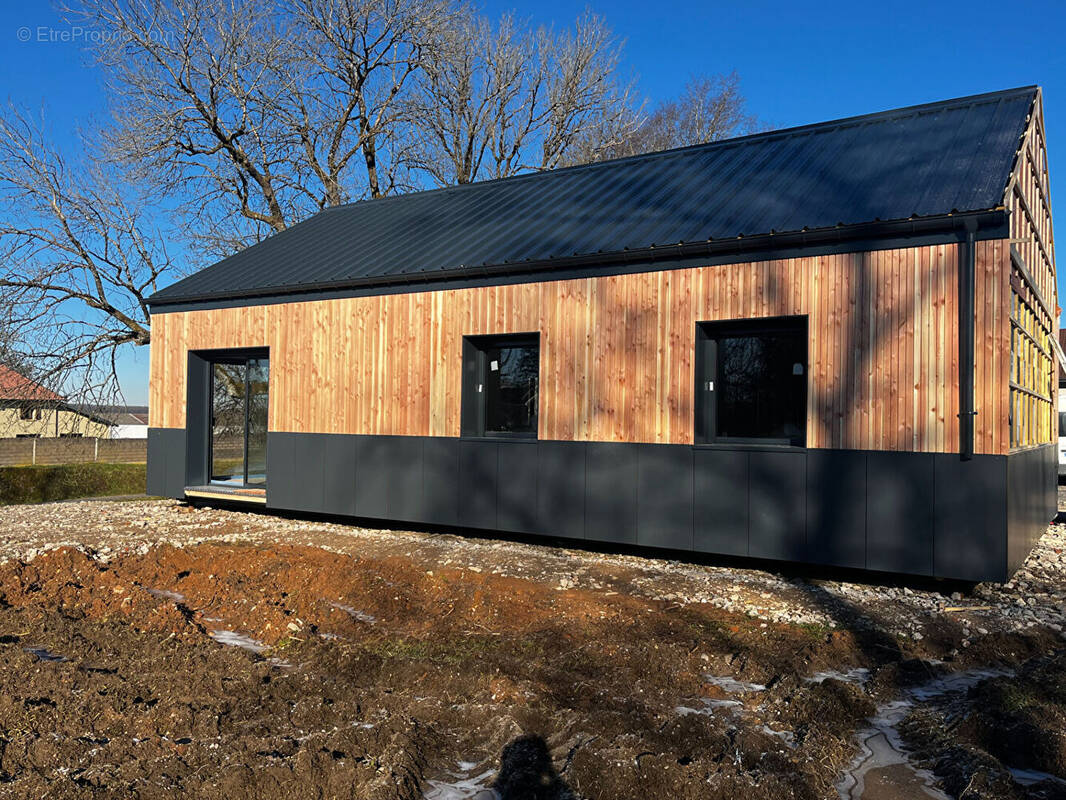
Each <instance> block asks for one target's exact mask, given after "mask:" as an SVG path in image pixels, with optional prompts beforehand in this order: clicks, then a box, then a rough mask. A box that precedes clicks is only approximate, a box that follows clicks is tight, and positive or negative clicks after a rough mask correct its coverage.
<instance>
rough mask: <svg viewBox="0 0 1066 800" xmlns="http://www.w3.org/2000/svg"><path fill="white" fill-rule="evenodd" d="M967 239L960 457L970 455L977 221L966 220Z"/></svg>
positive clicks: (962, 275) (962, 264)
mask: <svg viewBox="0 0 1066 800" xmlns="http://www.w3.org/2000/svg"><path fill="white" fill-rule="evenodd" d="M964 225H965V226H966V241H965V243H964V244H963V246H962V247H960V248H959V459H960V460H962V461H969V460H970V459H972V458H973V427H974V425H973V423H974V417H975V416H976V415H977V410H976V409H975V408H974V339H975V333H974V283H975V278H974V269H975V264H974V262H975V255H976V250H977V248H976V241H977V220H975V219H967V220H966V221H965V223H964Z"/></svg>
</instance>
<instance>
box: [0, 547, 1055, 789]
mask: <svg viewBox="0 0 1066 800" xmlns="http://www.w3.org/2000/svg"><path fill="white" fill-rule="evenodd" d="M366 550H367V551H368V552H367V553H366V554H365V555H356V554H350V553H337V552H328V551H326V550H324V549H322V548H320V547H314V546H308V545H283V544H276V543H275V544H269V543H258V544H240V543H222V542H216V543H200V544H192V545H189V546H186V547H173V546H167V545H163V546H157V547H153V548H150V549H148V550H147V552H140V551H131V552H125V553H122V554H120V555H117V556H115V557H113V558H111V559H110V560H108V561H105V560H102V559H97V558H94V557H93V556H92V555H91V554H87V553H85V552H82V551H80V550H77V549H73V548H69V547H66V548H61V549H58V550H51V551H49V552H45V553H43V554H41V555H38V556H37V557H36V558H34V559H33V560H31V561H29V562H27V561H24V560H18V559H15V560H11V561H8V562H7V563H6V564H3V565H0V797H18V798H23V797H50V798H89V797H91V798H119V797H121V798H131V797H132V798H190V797H196V798H227V800H232V799H236V798H257V800H270V799H271V798H282V797H284V798H304V797H306V798H334V797H337V798H341V797H343V798H349V797H352V798H374V799H375V800H379V799H380V800H385V799H386V798H420V797H422V796H423V795H424V793H426V792H431V791H433V790H434V787H435V786H438V785H439V784H437V783H435V782H437V781H443V782H455V781H457V780H459V779H460V778H473V777H474V776H477V775H480V774H483V773H488V774H489V777H488V778H487V779H486V780H485V781H483V783H484V785H486V786H487V785H488V784H489V783H492V782H495V786H496V788H497V789H498V790H499V793H500V795H501V796H502V797H504V798H508V799H509V800H516V799H517V798H524V797H531V798H532V797H538V798H554V800H561V798H568V797H587V798H597V799H600V798H602V799H603V800H610V799H611V798H638V797H639V798H729V800H735V798H736V797H737V796H744V797H745V798H752V799H753V800H759V798H775V800H776V798H790V797H791V798H812V799H813V798H824V797H831V796H832V797H835V796H836V792H835V789H834V788H833V786H834V783H835V781H836V780H837V778H838V776H839V774H840V771H841V769H842V768H843V766H844V765H846V764H847V762H848V761H849V760H850V758H851V756H852V754H853V742H852V734H853V732H854V731H855V730H856V728H857V727H859V726H860V725H861V723H862V721H863V719H864V718H865V717H866V716H867V715H869V714H870V713H871V712H872V710H873V705H874V702H873V699H872V698H883V697H890V696H891V695H892V693H893V691H895V690H896V689H898V687H899V686H901V685H906V684H908V683H917V682H919V681H920V680H921V678H922V677H923V676H924V675H925V674H926V673H927V671H928V670H927V667H926V666H925V665H926V662H922V661H916V660H915V659H914V656H916V655H921V656H923V657H926V658H928V657H930V656H939V657H946V658H953V659H954V660H955V661H956V663H959V664H964V663H966V659H967V658H973V659H981V660H982V661H998V662H1001V663H1017V662H1020V661H1023V660H1025V659H1028V658H1032V657H1034V656H1042V655H1043V654H1045V653H1047V652H1049V651H1050V649H1051V648H1052V647H1053V646H1054V643H1055V642H1056V641H1058V640H1057V639H1056V638H1055V637H1054V636H1053V635H1052V634H1051V633H1050V632H1048V631H1044V630H1040V629H1033V630H1031V631H1030V632H1028V633H1024V634H1021V633H1018V634H1014V633H1011V634H1007V633H999V634H994V635H989V636H987V637H985V639H978V640H977V641H975V642H974V644H973V646H971V647H970V648H968V649H966V650H965V651H963V652H962V654H961V655H956V656H951V655H950V653H951V652H952V651H954V650H958V649H959V647H960V644H959V641H960V637H961V635H962V634H961V633H959V632H958V631H956V630H955V629H954V628H952V627H950V626H945V627H943V628H942V629H941V628H937V627H936V626H933V628H931V629H927V637H926V641H925V642H924V643H923V644H922V645H921V647H922V648H923V649H921V650H917V649H916V648H917V647H918V645H915V644H914V643H912V642H901V641H899V640H897V639H895V638H893V637H890V636H887V635H884V634H879V633H876V630H875V629H874V628H871V627H868V626H867V627H863V626H855V628H854V630H851V629H846V630H845V629H838V630H832V629H830V628H829V627H823V626H819V625H812V624H802V625H801V624H786V623H775V622H764V621H761V620H760V619H758V618H753V617H750V616H748V615H747V614H741V613H735V612H731V611H726V610H723V609H720V608H717V607H715V606H714V605H712V604H710V603H687V604H680V603H674V602H670V601H668V600H659V599H654V598H649V597H648V596H647V594H646V593H645V592H643V591H637V590H636V589H635V588H634V587H635V586H636V585H637V584H638V583H639V578H640V575H641V573H640V570H639V568H637V567H634V568H632V569H627V568H621V567H619V565H618V564H617V563H612V562H604V563H603V564H602V565H596V564H593V565H592V566H590V567H589V569H588V571H587V572H585V573H584V575H585V578H586V579H585V580H583V581H582V585H581V586H574V587H570V588H566V587H563V588H560V585H559V584H557V583H555V581H553V580H550V579H547V580H546V579H545V578H544V576H536V577H516V576H515V575H513V574H510V575H504V574H497V573H496V572H492V571H488V570H485V571H478V568H477V567H469V566H455V565H441V564H440V563H436V562H434V561H432V560H428V559H427V558H425V557H424V556H422V555H420V554H417V553H416V554H409V555H404V554H401V553H398V552H384V553H382V552H373V551H372V548H366ZM633 561H637V559H633ZM593 586H594V587H596V588H587V587H593ZM834 614H835V615H836V616H837V618H839V619H840V620H841V621H842V622H843V623H846V622H847V614H846V613H843V612H841V611H840V609H836V610H835V611H834ZM842 627H847V626H846V625H843V626H842ZM216 631H232V632H235V633H237V634H241V635H243V636H246V637H248V638H249V639H250V640H255V641H257V642H259V643H261V644H262V645H263V649H262V651H261V652H252V651H250V650H247V649H242V648H240V647H232V646H223V645H221V644H219V643H217V642H216V641H214V640H213V639H212V638H211V634H212V632H216ZM60 659H62V660H60ZM849 667H868V668H871V669H872V670H873V671H874V675H873V678H872V679H871V681H870V684H869V691H868V692H867V691H864V690H863V689H861V688H859V687H858V686H855V685H853V684H849V683H844V682H842V681H838V680H826V681H824V682H822V683H811V682H808V681H805V680H804V677H805V676H811V675H813V674H814V673H816V672H818V671H820V670H828V669H846V668H849ZM714 676H723V677H728V678H730V679H733V680H735V681H741V682H749V683H753V684H761V685H764V686H765V687H766V688H765V689H764V690H754V689H753V690H751V691H743V692H737V691H735V689H736V688H737V687H730V686H725V687H723V686H720V685H717V684H716V683H715V681H713V680H711V678H712V677H714ZM719 701H725V702H729V701H734V702H737V703H739V705H723V703H722V702H719ZM438 796H441V797H445V798H448V797H462V796H469V795H463V794H452V795H448V794H438Z"/></svg>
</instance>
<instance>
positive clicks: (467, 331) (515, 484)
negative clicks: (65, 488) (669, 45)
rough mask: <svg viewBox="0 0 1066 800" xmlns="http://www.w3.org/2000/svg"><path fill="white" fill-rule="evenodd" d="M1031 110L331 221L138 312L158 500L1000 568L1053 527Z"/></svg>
mask: <svg viewBox="0 0 1066 800" xmlns="http://www.w3.org/2000/svg"><path fill="white" fill-rule="evenodd" d="M1041 104H1042V97H1041V93H1040V91H1039V89H1037V88H1035V87H1033V88H1025V89H1018V90H1010V91H1006V92H998V93H993V94H989V95H980V96H977V97H970V98H962V99H959V100H952V101H946V102H943V103H936V104H930V105H927V106H920V107H914V108H908V109H900V110H898V111H891V112H884V113H881V114H874V115H869V116H866V117H858V118H852V119H847V120H839V121H834V122H829V123H823V124H819V125H812V126H806V127H803V128H796V129H789V130H786V131H777V132H772V133H768V134H760V135H756V136H750V137H743V138H740V139H734V140H728V141H724V142H717V143H713V144H709V145H700V146H697V147H691V148H684V149H682V150H677V151H668V152H666V153H656V154H649V155H647V156H638V157H635V158H630V159H621V160H617V161H610V162H603V163H601V164H595V165H589V166H583V167H576V168H571V169H565V170H557V171H554V172H550V173H542V174H536V175H528V176H519V177H517V178H510V179H505V180H502V181H493V182H488V183H484V184H471V185H468V186H462V187H453V188H449V189H442V190H435V191H430V192H421V193H417V194H412V195H406V196H402V197H396V198H388V199H384V200H375V201H367V202H361V203H355V204H352V205H350V206H343V207H338V208H334V209H329V210H326V211H323V212H321V213H319V214H317V215H315V216H314V217H312V218H311V219H309V220H307V221H305V222H302V223H300V224H298V225H295V226H293V227H292V228H290V229H289V230H287V231H284V232H282V233H280V234H277V235H275V236H273V237H271V238H270V239H267V240H265V241H264V242H261V243H259V244H257V245H254V246H252V247H250V248H248V249H247V250H244V251H242V252H240V253H238V254H236V255H235V256H232V257H231V258H229V259H226V260H224V261H222V262H220V263H219V264H216V265H214V266H213V267H209V268H208V269H206V270H203V271H201V272H199V273H196V274H195V275H192V276H190V277H189V278H187V279H185V280H183V281H179V282H178V283H176V284H174V285H173V286H171V287H168V288H166V289H164V290H162V291H160V292H159V293H157V294H156V295H155V296H153V298H152V299H151V301H150V302H151V309H152V345H151V384H150V396H149V407H150V409H151V419H150V428H149V477H148V481H149V486H148V490H149V493H151V494H159V495H166V496H170V497H177V498H181V497H190V498H197V497H199V498H203V497H213V498H217V497H224V498H228V499H231V500H236V501H240V502H252V503H258V504H261V505H263V506H265V507H266V508H267V509H277V510H285V511H293V512H307V513H326V514H331V515H340V516H345V517H352V518H364V519H372V520H381V521H387V522H389V523H390V524H416V525H424V526H455V527H465V528H479V529H487V530H494V531H504V532H515V533H523V534H533V535H544V536H547V537H553V538H571V539H579V540H580V539H585V540H595V541H606V542H615V543H619V544H631V545H641V546H648V547H658V548H669V549H672V550H681V551H699V552H708V553H722V554H728V555H733V556H747V557H752V558H762V559H780V560H788V561H800V562H810V563H819V564H832V565H838V566H845V567H857V568H861V569H869V570H882V571H890V572H901V573H910V574H921V575H931V576H939V577H946V578H959V579H965V580H986V579H999V580H1002V579H1004V578H1006V577H1007V576H1008V575H1009V574H1010V573H1011V572H1013V570H1014V569H1016V568H1017V566H1018V565H1020V563H1021V561H1022V560H1024V558H1025V556H1026V555H1027V554H1028V552H1029V550H1030V549H1031V548H1032V545H1033V544H1034V542H1035V540H1036V538H1038V537H1039V535H1040V534H1041V533H1042V531H1043V529H1044V526H1045V525H1046V523H1047V522H1048V521H1049V520H1050V519H1051V517H1053V516H1054V513H1055V475H1056V454H1055V442H1056V436H1057V434H1056V431H1057V417H1056V415H1055V411H1056V409H1055V403H1054V398H1055V396H1056V392H1055V383H1054V381H1055V379H1056V375H1057V369H1056V360H1057V356H1056V353H1061V349H1060V348H1059V347H1058V339H1057V320H1058V308H1057V292H1056V277H1055V260H1054V238H1053V232H1052V225H1051V211H1050V204H1049V201H1048V172H1047V155H1046V147H1045V139H1044V129H1043V115H1042V106H1041Z"/></svg>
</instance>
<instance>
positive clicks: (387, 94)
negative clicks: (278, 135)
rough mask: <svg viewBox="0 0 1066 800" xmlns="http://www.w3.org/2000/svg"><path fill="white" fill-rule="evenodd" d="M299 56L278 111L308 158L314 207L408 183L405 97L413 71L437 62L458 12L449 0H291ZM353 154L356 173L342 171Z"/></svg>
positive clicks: (373, 194)
mask: <svg viewBox="0 0 1066 800" xmlns="http://www.w3.org/2000/svg"><path fill="white" fill-rule="evenodd" d="M295 3H296V5H295V19H296V21H297V27H298V29H299V30H300V31H301V33H302V36H303V38H302V40H301V42H300V51H301V53H302V54H303V55H304V56H305V57H306V59H307V61H306V64H305V65H302V70H303V72H304V74H305V80H304V81H302V82H298V81H293V84H292V86H291V100H292V102H290V103H283V104H281V105H280V107H279V109H278V111H279V113H280V114H281V115H282V117H283V118H284V119H285V120H286V124H288V125H292V126H293V127H294V129H295V130H297V131H298V133H299V137H300V145H301V149H302V152H303V157H304V158H305V160H306V162H307V164H308V165H309V166H310V168H311V170H312V171H313V172H314V174H315V176H316V177H317V178H318V180H319V181H320V182H321V184H322V186H323V188H324V192H323V194H322V199H321V200H320V201H319V206H320V207H324V206H326V205H337V204H339V203H341V202H344V201H345V200H346V199H347V198H348V197H349V196H350V195H353V194H354V195H356V196H367V197H383V196H385V195H387V194H391V193H393V192H394V191H396V190H397V189H402V188H408V185H407V184H405V183H403V181H402V180H401V179H400V177H399V176H400V175H401V174H402V171H403V170H404V169H405V168H406V166H407V159H406V157H405V147H406V143H405V141H404V137H403V135H402V131H401V129H402V123H403V121H404V119H405V116H404V100H405V97H406V90H407V89H408V87H409V85H410V83H411V81H412V79H413V77H414V76H416V75H417V74H418V72H419V71H420V70H422V69H424V68H425V66H426V65H427V64H429V63H433V62H435V61H437V60H439V59H440V54H441V52H442V50H443V47H444V46H445V43H446V42H447V40H448V38H449V36H448V32H449V31H450V30H451V29H452V28H453V27H454V26H455V25H457V24H458V23H459V20H460V18H461V13H460V12H459V11H458V10H456V9H455V8H453V7H452V6H451V5H450V4H449V3H448V2H447V0H295ZM353 159H360V160H361V162H362V163H361V165H360V166H361V168H362V169H361V175H360V179H359V180H356V181H354V182H353V181H351V180H350V179H349V183H348V184H347V185H346V184H345V183H344V182H343V179H344V178H345V173H346V170H347V169H348V166H349V164H350V162H352V160H353Z"/></svg>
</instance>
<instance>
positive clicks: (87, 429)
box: [0, 365, 111, 439]
mask: <svg viewBox="0 0 1066 800" xmlns="http://www.w3.org/2000/svg"><path fill="white" fill-rule="evenodd" d="M110 433H111V427H110V425H109V424H108V422H107V421H106V420H104V419H101V418H100V417H98V416H96V415H95V414H92V413H90V412H87V411H82V410H79V409H78V408H76V407H74V406H72V405H70V404H69V403H67V401H66V400H65V399H64V398H63V397H61V396H60V395H58V394H56V393H55V392H53V391H52V390H51V389H47V388H45V387H44V386H41V385H40V384H39V383H37V382H36V381H33V380H31V379H30V378H27V377H26V376H25V375H22V374H21V373H19V372H17V371H15V370H14V369H12V368H11V367H7V366H3V365H0V439H32V438H81V437H83V436H97V437H101V438H107V437H108V436H109V435H110Z"/></svg>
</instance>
